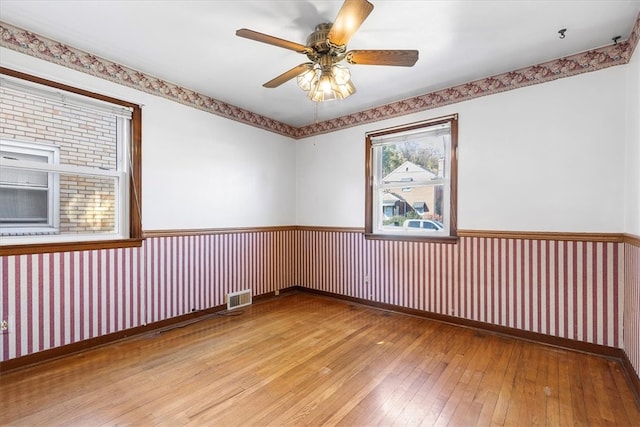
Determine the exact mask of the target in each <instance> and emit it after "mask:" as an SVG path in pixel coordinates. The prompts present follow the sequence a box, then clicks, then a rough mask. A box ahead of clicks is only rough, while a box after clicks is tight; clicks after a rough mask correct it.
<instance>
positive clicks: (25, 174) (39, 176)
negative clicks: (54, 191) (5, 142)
mask: <svg viewBox="0 0 640 427" xmlns="http://www.w3.org/2000/svg"><path fill="white" fill-rule="evenodd" d="M0 156H2V157H4V158H9V159H18V160H27V161H30V162H39V163H48V162H49V159H48V157H47V156H38V155H34V154H26V153H17V152H10V151H5V150H2V151H0ZM47 181H48V179H47V173H46V172H38V171H29V170H19V169H14V168H2V169H1V170H0V183H2V184H19V185H28V186H38V187H46V186H47Z"/></svg>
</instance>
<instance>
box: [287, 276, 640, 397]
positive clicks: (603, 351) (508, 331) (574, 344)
mask: <svg viewBox="0 0 640 427" xmlns="http://www.w3.org/2000/svg"><path fill="white" fill-rule="evenodd" d="M291 289H292V290H297V291H300V292H305V293H310V294H314V295H320V296H325V297H328V298H334V299H338V300H342V301H348V302H353V303H356V304H361V305H365V306H368V307H373V308H378V309H382V310H388V311H394V312H397V313H402V314H408V315H412V316H418V317H423V318H426V319H430V320H435V321H438V322H443V323H448V324H451V325H455V326H461V327H466V328H471V329H476V330H479V331H482V332H487V333H492V334H497V335H503V336H507V337H511V338H517V339H521V340H526V341H531V342H534V343H537V344H544V345H549V346H552V347H556V348H562V349H566V350H571V351H579V352H582V353H589V354H594V355H597V356H601V357H606V358H609V359H612V360H614V361H616V362H618V363H619V364H620V367H621V369H622V370H623V371H624V373H625V376H626V377H627V379H628V382H629V385H630V386H631V389H632V390H633V393H634V395H635V398H636V401H637V402H638V405H640V378H639V377H638V374H636V372H635V370H634V369H633V365H632V364H631V361H630V360H629V357H628V356H627V354H626V353H625V352H624V350H623V349H621V348H615V347H608V346H604V345H599V344H592V343H587V342H583V341H576V340H572V339H569V338H560V337H554V336H551V335H546V334H541V333H538V332H529V331H524V330H522V329H515V328H509V327H506V326H499V325H493V324H490V323H485V322H480V321H477V320H467V319H462V318H459V317H454V316H448V315H445V314H438V313H431V312H428V311H422V310H416V309H412V308H406V307H401V306H397V305H392V304H386V303H380V302H375V301H370V300H366V299H362V298H355V297H350V296H346V295H340V294H333V293H331V292H325V291H320V290H316V289H311V288H306V287H304V286H295V287H293V288H291Z"/></svg>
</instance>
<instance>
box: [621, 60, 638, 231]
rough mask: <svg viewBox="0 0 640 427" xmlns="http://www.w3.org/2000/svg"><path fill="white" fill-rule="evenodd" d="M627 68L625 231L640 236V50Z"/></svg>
mask: <svg viewBox="0 0 640 427" xmlns="http://www.w3.org/2000/svg"><path fill="white" fill-rule="evenodd" d="M626 67H627V84H628V87H627V108H626V110H627V120H628V124H627V130H628V134H627V148H626V154H625V159H626V165H625V166H626V178H625V225H624V231H625V232H626V233H629V234H634V235H636V236H640V48H638V47H636V50H635V52H634V54H633V56H632V57H631V62H630V63H629V64H628V65H627V66H626Z"/></svg>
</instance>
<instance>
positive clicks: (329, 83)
mask: <svg viewBox="0 0 640 427" xmlns="http://www.w3.org/2000/svg"><path fill="white" fill-rule="evenodd" d="M337 86H338V85H337V83H336V79H335V78H334V77H333V73H331V69H329V70H327V69H324V70H322V72H321V73H320V77H319V78H318V79H317V80H316V81H315V82H314V84H313V85H312V87H311V90H309V93H308V97H309V99H311V100H312V101H314V102H324V101H333V100H335V99H338V94H337V93H336V91H335V90H334V89H335V88H336V87H337Z"/></svg>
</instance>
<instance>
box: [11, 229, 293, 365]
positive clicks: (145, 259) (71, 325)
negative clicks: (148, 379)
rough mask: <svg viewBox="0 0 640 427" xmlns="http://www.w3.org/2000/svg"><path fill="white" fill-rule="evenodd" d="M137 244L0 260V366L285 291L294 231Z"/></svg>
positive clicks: (161, 239) (163, 237) (168, 237)
mask: <svg viewBox="0 0 640 427" xmlns="http://www.w3.org/2000/svg"><path fill="white" fill-rule="evenodd" d="M154 234H155V235H156V237H150V238H147V239H146V241H145V242H144V245H143V246H142V247H141V248H126V249H107V250H96V251H76V252H64V253H51V254H37V255H17V256H5V257H0V319H9V322H10V331H9V333H4V334H1V335H0V361H4V360H8V359H13V358H16V357H20V356H25V355H28V354H31V353H35V352H39V351H43V350H47V349H51V348H54V347H60V346H63V345H66V344H71V343H75V342H78V341H82V340H86V339H90V338H95V337H98V336H102V335H106V334H109V333H113V332H118V331H122V330H125V329H129V328H133V327H136V326H141V325H144V324H147V323H151V322H156V321H160V320H164V319H169V318H171V317H175V316H180V315H182V314H185V313H189V312H191V311H192V310H193V309H196V310H200V309H204V308H209V307H215V306H218V305H222V304H225V295H226V294H227V293H228V292H233V291H236V290H241V289H246V288H250V289H252V292H253V295H260V294H264V293H268V292H272V291H275V290H276V289H281V288H285V287H289V286H291V284H292V283H293V281H294V269H295V268H294V262H293V260H292V255H293V247H294V241H295V238H296V231H295V230H294V229H288V230H287V229H285V230H282V229H276V228H275V227H274V228H273V229H272V230H268V231H254V232H238V233H235V232H234V233H228V232H227V233H219V232H216V233H211V234H201V235H180V236H173V235H162V233H154Z"/></svg>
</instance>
